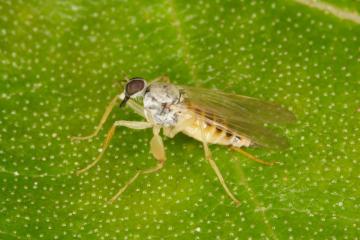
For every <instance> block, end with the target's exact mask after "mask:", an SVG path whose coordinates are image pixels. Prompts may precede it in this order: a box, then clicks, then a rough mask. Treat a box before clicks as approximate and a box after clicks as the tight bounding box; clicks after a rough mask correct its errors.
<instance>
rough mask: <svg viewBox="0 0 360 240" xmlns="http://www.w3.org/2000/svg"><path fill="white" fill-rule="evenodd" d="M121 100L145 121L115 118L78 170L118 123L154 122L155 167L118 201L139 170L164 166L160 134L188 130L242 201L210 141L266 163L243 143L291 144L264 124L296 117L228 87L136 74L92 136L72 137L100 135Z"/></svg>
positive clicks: (140, 124) (143, 124) (138, 125)
mask: <svg viewBox="0 0 360 240" xmlns="http://www.w3.org/2000/svg"><path fill="white" fill-rule="evenodd" d="M119 102H120V107H124V106H125V105H127V106H129V107H130V108H131V109H133V110H134V111H135V112H136V113H137V114H139V115H140V116H142V117H144V119H145V120H146V121H124V120H119V121H115V122H114V124H113V125H112V127H111V128H110V130H109V132H108V133H107V136H106V139H105V141H104V143H103V145H102V149H101V152H100V154H99V155H98V157H97V158H96V160H95V161H94V162H92V163H91V164H89V165H88V166H86V167H85V168H83V169H81V170H79V171H77V174H81V173H83V172H85V171H87V170H89V169H90V168H92V167H93V166H95V165H96V163H97V162H99V161H100V159H101V158H102V156H103V155H104V152H105V150H106V149H107V147H108V145H109V143H110V140H111V138H112V136H113V135H114V132H115V129H116V127H119V126H123V127H128V128H132V129H147V128H152V130H153V137H152V139H151V141H150V152H151V153H152V154H153V156H154V157H155V159H156V160H157V165H156V166H155V167H152V168H149V169H145V170H139V171H137V172H136V174H135V175H134V176H133V177H132V178H131V179H129V180H128V182H127V183H125V185H124V186H123V187H122V188H121V189H120V190H119V191H118V193H117V194H116V195H115V196H114V197H112V198H111V199H110V200H109V201H110V202H113V201H115V200H116V199H117V198H118V197H119V196H120V195H121V194H122V193H123V192H124V191H125V190H126V189H127V188H128V187H129V186H130V185H131V184H132V183H133V182H134V181H135V180H136V179H137V178H138V177H139V176H140V175H143V174H149V173H154V172H157V171H159V170H160V169H161V168H163V166H164V163H165V161H166V154H165V150H164V144H163V141H162V138H161V136H160V130H161V129H162V130H163V135H165V136H166V137H169V138H173V137H174V136H175V135H176V134H178V133H180V132H181V133H184V134H186V135H188V136H190V137H192V138H194V139H196V140H198V141H200V142H202V144H203V148H204V152H205V158H206V159H207V161H208V162H209V164H210V166H211V167H212V169H213V170H214V171H215V173H216V176H217V178H218V179H219V181H220V183H221V185H222V187H223V188H224V190H225V192H226V193H227V195H228V196H229V197H230V198H231V199H232V200H233V201H234V203H235V204H239V200H238V199H237V198H236V197H235V196H234V194H233V193H232V192H231V191H230V190H229V188H228V186H227V184H226V183H225V180H224V178H223V176H222V174H221V172H220V170H219V168H218V167H217V165H216V163H215V161H214V160H213V158H212V155H211V152H210V149H209V147H208V145H209V144H219V145H224V146H227V147H229V148H231V149H233V150H235V151H238V152H240V153H242V154H243V155H245V156H246V157H248V158H250V159H252V160H254V161H257V162H260V163H262V164H266V165H272V164H273V163H272V162H265V161H263V160H261V159H258V158H256V157H254V156H253V155H251V154H249V153H247V152H245V151H244V150H243V149H242V148H243V147H251V146H260V147H267V148H286V147H287V146H288V144H289V143H288V141H287V139H286V138H285V137H283V136H281V135H279V134H277V133H275V132H274V131H272V130H270V129H268V128H266V127H265V126H264V124H285V123H291V122H294V121H295V116H294V114H293V113H292V112H290V111H288V110H287V109H285V108H284V107H282V106H280V105H277V104H274V103H269V102H266V101H263V100H260V99H256V98H251V97H246V96H240V95H236V94H232V93H225V92H222V91H219V90H208V89H204V88H198V87H189V86H178V85H174V84H171V83H170V81H169V78H168V77H165V76H162V77H159V78H157V79H155V80H153V81H151V82H150V83H147V82H146V81H145V80H144V79H143V78H139V77H135V78H132V79H130V80H128V81H127V83H126V84H125V89H124V92H123V93H121V94H119V95H117V96H116V97H115V98H114V99H113V100H112V101H111V102H110V104H109V105H108V106H107V108H106V110H105V113H104V114H103V116H102V118H101V121H100V123H99V125H98V126H97V127H96V130H95V131H94V132H93V133H92V134H90V135H89V136H84V137H73V138H72V139H73V140H85V139H89V138H92V137H95V136H96V135H97V134H98V133H99V131H100V129H101V128H102V126H103V124H104V123H105V121H106V119H107V118H108V116H109V114H110V112H111V111H112V109H113V108H114V107H115V106H117V105H118V104H119Z"/></svg>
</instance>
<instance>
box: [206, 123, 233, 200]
mask: <svg viewBox="0 0 360 240" xmlns="http://www.w3.org/2000/svg"><path fill="white" fill-rule="evenodd" d="M200 128H201V135H202V143H203V147H204V152H205V158H206V160H207V161H208V162H209V164H210V166H211V167H212V169H213V170H214V172H215V174H216V176H217V178H218V179H219V182H220V184H221V185H222V187H223V188H224V190H225V192H226V193H227V195H228V196H229V197H230V198H231V199H232V200H233V201H234V203H235V204H236V205H239V204H240V201H239V200H238V199H237V198H236V197H235V196H234V194H233V193H232V192H231V191H230V190H229V188H228V186H227V185H226V183H225V180H224V177H223V176H222V174H221V172H220V170H219V168H218V166H217V165H216V163H215V161H214V160H213V158H212V154H211V151H210V149H209V146H208V144H207V142H206V136H205V133H204V129H203V127H202V126H201V124H200Z"/></svg>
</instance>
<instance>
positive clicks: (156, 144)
mask: <svg viewBox="0 0 360 240" xmlns="http://www.w3.org/2000/svg"><path fill="white" fill-rule="evenodd" d="M153 133H154V136H153V137H152V139H151V141H150V152H151V153H152V154H153V155H154V157H155V158H156V160H157V161H158V164H157V165H156V166H154V167H151V168H148V169H144V170H139V171H137V172H136V173H135V175H134V176H133V177H132V178H130V179H129V180H128V181H127V182H126V183H125V185H124V186H123V187H122V188H121V189H120V190H119V191H118V192H117V193H116V194H115V195H114V196H113V197H112V198H111V199H110V200H109V203H113V202H114V201H115V200H116V199H118V198H119V197H120V195H121V194H122V193H123V192H125V191H126V189H127V188H128V187H129V186H130V185H131V184H132V183H134V182H135V180H136V179H137V178H138V177H139V176H140V175H144V174H150V173H155V172H157V171H159V170H160V169H162V168H163V166H164V163H165V160H166V155H165V148H164V144H163V141H162V139H161V137H160V134H159V133H160V128H159V127H157V126H155V127H154V128H153Z"/></svg>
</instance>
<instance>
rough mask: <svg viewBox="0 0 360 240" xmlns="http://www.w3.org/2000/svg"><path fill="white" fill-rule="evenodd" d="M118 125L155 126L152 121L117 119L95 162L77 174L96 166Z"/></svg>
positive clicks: (137, 127) (133, 126)
mask: <svg viewBox="0 0 360 240" xmlns="http://www.w3.org/2000/svg"><path fill="white" fill-rule="evenodd" d="M118 126H123V127H128V128H132V129H146V128H151V127H152V126H153V124H152V123H149V122H135V121H123V120H120V121H116V122H115V123H114V124H113V125H112V127H111V128H110V130H109V131H108V133H107V136H106V138H105V141H104V143H103V145H102V148H101V152H100V154H99V155H98V157H97V158H96V159H95V161H94V162H92V163H90V164H89V165H87V166H86V167H85V168H83V169H80V170H78V171H77V172H76V174H78V175H79V174H81V173H84V172H86V171H87V170H89V169H90V168H92V167H93V166H95V165H96V164H97V163H98V162H99V161H100V159H101V158H102V156H103V155H104V152H105V150H106V149H107V147H108V146H109V143H110V140H111V138H112V137H113V135H114V133H115V129H116V127H118Z"/></svg>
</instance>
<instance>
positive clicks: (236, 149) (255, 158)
mask: <svg viewBox="0 0 360 240" xmlns="http://www.w3.org/2000/svg"><path fill="white" fill-rule="evenodd" d="M231 149H233V150H234V151H237V152H239V153H241V154H242V155H244V156H245V157H247V158H249V159H250V160H253V161H255V162H258V163H261V164H264V165H267V166H272V165H274V163H275V162H267V161H264V160H261V159H259V158H257V157H255V156H253V155H251V154H250V153H248V152H246V151H245V150H243V149H241V148H237V147H231Z"/></svg>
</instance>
